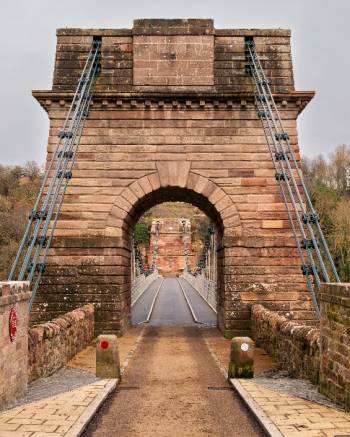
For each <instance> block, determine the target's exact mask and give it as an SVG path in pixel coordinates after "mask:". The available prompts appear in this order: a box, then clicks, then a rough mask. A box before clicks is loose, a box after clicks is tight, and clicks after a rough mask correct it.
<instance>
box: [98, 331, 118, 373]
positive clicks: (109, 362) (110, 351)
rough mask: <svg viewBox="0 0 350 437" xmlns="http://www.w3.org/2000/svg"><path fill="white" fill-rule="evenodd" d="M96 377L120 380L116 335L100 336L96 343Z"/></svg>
mask: <svg viewBox="0 0 350 437" xmlns="http://www.w3.org/2000/svg"><path fill="white" fill-rule="evenodd" d="M96 376H98V377H99V378H115V379H120V377H121V375H120V362H119V353H118V345H117V336H116V335H99V336H98V337H97V343H96Z"/></svg>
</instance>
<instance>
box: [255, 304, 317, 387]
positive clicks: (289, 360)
mask: <svg viewBox="0 0 350 437" xmlns="http://www.w3.org/2000/svg"><path fill="white" fill-rule="evenodd" d="M252 336H253V339H254V341H255V342H256V344H257V346H261V347H262V348H263V349H265V351H266V352H268V353H269V354H270V355H271V356H273V357H274V359H275V360H276V361H277V363H278V364H279V366H280V368H281V369H284V370H286V371H288V373H289V374H290V375H291V376H293V377H296V378H304V379H309V380H310V381H312V382H313V383H314V384H317V383H318V381H319V369H320V330H319V329H318V328H315V327H311V326H305V325H300V324H298V323H296V322H293V321H290V320H288V319H286V318H285V317H283V316H280V315H278V314H277V313H275V312H272V311H269V310H267V309H266V308H264V307H263V306H262V305H253V307H252Z"/></svg>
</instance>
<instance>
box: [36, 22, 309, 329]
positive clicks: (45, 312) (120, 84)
mask: <svg viewBox="0 0 350 437" xmlns="http://www.w3.org/2000/svg"><path fill="white" fill-rule="evenodd" d="M93 35H98V36H102V49H101V50H102V60H101V65H102V72H101V76H100V77H99V79H98V81H97V86H96V90H95V93H94V98H93V104H92V106H91V108H90V112H89V117H88V119H87V121H86V123H85V129H84V132H83V136H82V139H81V144H80V146H79V152H78V154H77V160H76V163H75V166H74V169H73V178H72V180H71V181H70V184H69V188H68V190H67V194H66V197H65V200H64V204H63V207H62V212H61V215H60V218H59V220H58V223H57V229H56V234H55V235H56V237H55V240H54V242H53V247H52V250H51V251H50V256H49V258H48V263H49V265H48V268H47V270H46V272H45V275H44V278H43V284H42V287H41V289H40V290H39V293H38V295H37V299H36V305H35V308H34V312H33V316H32V317H33V321H36V322H38V321H41V320H48V319H50V318H52V317H55V316H57V315H59V314H62V313H65V312H67V311H69V310H71V309H73V308H76V307H79V306H81V305H83V304H85V303H88V302H93V303H94V304H95V308H96V318H95V320H96V332H113V333H115V332H117V333H122V332H123V331H125V329H126V328H127V326H128V324H129V323H130V235H131V231H132V227H133V225H134V223H135V222H136V221H137V219H138V217H139V216H140V215H141V214H142V213H143V212H144V211H145V210H147V209H148V208H150V207H151V206H153V205H155V204H157V203H159V202H160V201H167V200H168V201H169V200H179V201H189V202H190V203H193V204H194V205H196V206H198V207H199V208H201V209H202V210H204V212H206V213H207V215H208V216H209V217H210V218H211V220H212V221H213V222H214V223H215V225H216V226H217V228H218V229H219V230H220V233H221V235H222V237H223V238H222V239H221V246H220V248H219V254H218V257H219V271H218V275H219V287H218V320H219V326H220V328H221V329H222V330H223V331H225V333H226V334H227V335H235V334H241V335H244V334H249V332H250V324H251V322H250V307H251V304H252V303H256V302H261V303H262V302H263V303H264V304H265V305H266V306H267V307H268V308H270V309H271V310H278V311H280V312H282V313H283V312H285V313H286V312H288V313H290V314H291V315H292V316H293V318H294V319H296V320H303V321H310V320H312V319H313V318H314V312H313V310H312V307H311V305H310V300H309V296H308V293H307V291H306V287H305V281H304V278H303V276H302V275H301V273H300V266H299V264H300V263H299V259H298V256H297V252H296V250H295V249H294V247H295V243H294V241H293V237H292V235H291V232H290V231H289V223H288V219H287V216H286V214H285V212H284V211H285V207H284V205H283V202H282V199H281V197H280V194H279V188H278V186H277V183H276V180H275V177H274V169H273V166H272V162H271V159H270V156H269V153H268V151H267V148H266V145H265V139H264V136H263V132H262V129H261V125H260V120H259V119H258V116H257V114H256V108H255V105H254V96H253V93H252V87H251V85H250V78H249V77H248V76H246V75H245V69H244V67H245V63H246V61H245V54H244V38H245V36H253V37H254V39H255V41H256V44H257V50H258V51H259V53H260V54H261V56H262V62H263V63H264V67H265V68H266V72H267V75H268V77H269V79H271V84H272V85H271V86H272V88H273V90H274V92H275V93H276V94H275V99H276V102H277V104H278V106H279V109H280V110H281V115H282V118H283V120H284V124H285V128H286V130H287V131H288V133H289V136H290V139H291V144H292V147H293V149H294V151H295V153H296V156H297V159H299V148H298V142H297V129H296V120H297V116H298V114H299V113H300V112H301V110H302V109H303V108H304V106H305V105H306V104H307V102H308V101H309V100H310V99H311V97H312V95H313V93H310V92H306V93H302V92H297V91H294V85H293V73H292V64H291V54H290V32H289V31H288V30H259V29H257V30H238V29H215V28H214V26H213V22H212V20H136V21H135V22H134V27H133V29H122V30H120V29H107V30H98V29H96V30H95V29H59V30H58V32H57V52H56V63H55V71H54V80H53V88H52V90H50V91H35V92H34V95H35V97H36V98H37V99H38V101H39V102H40V104H41V105H42V106H43V108H44V109H45V110H46V111H47V112H48V116H49V119H50V132H49V139H48V155H47V159H48V160H50V159H51V156H52V152H53V150H54V147H55V145H56V141H57V134H58V131H59V130H60V128H61V126H62V124H63V121H64V118H65V116H66V113H67V109H68V106H69V104H70V100H71V96H72V91H73V90H74V87H75V84H76V83H77V80H78V77H79V74H80V72H81V70H82V67H83V65H84V61H85V59H86V56H87V52H88V50H89V47H90V44H91V41H92V38H93ZM210 50H212V55H210V56H209V54H208V53H209V51H210ZM188 51H189V52H188ZM192 52H193V53H192ZM189 53H192V55H193V57H194V58H193V59H194V60H193V63H192V64H191V62H192V61H191V60H190V58H189ZM192 55H191V56H192ZM147 56H148V58H149V61H147V60H146V58H147ZM191 56H190V57H191ZM150 61H152V62H150ZM143 62H150V63H149V64H147V65H146V64H142V63H143ZM205 62H206V65H204V63H205ZM155 65H159V69H158V70H157V71H159V76H157V74H158V73H157V74H156V73H155V71H154V69H155ZM196 69H198V72H197V73H198V75H199V76H200V75H201V76H200V77H201V80H200V81H198V82H195V81H193V77H192V80H189V79H190V78H191V76H190V73H191V72H192V73H193V72H195V71H196ZM170 77H171V78H172V79H171V81H168V82H166V81H163V79H161V78H170ZM194 77H196V74H194ZM181 78H183V81H182V82H181V80H180V79H181Z"/></svg>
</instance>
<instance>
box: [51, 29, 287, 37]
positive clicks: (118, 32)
mask: <svg viewBox="0 0 350 437" xmlns="http://www.w3.org/2000/svg"><path fill="white" fill-rule="evenodd" d="M135 33H136V34H138V33H137V32H134V30H133V29H80V28H70V29H66V28H63V29H56V35H57V36H102V37H103V36H132V35H134V34H135ZM175 34H176V33H175ZM177 34H179V35H183V34H184V32H180V31H179V32H177ZM143 35H147V32H145V33H143ZM213 35H214V36H242V37H243V36H267V37H273V36H274V37H290V35H291V31H290V30H289V29H213Z"/></svg>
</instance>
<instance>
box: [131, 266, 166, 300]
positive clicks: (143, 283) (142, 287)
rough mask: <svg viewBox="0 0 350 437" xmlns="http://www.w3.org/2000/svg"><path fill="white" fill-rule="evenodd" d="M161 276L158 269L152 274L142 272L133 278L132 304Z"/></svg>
mask: <svg viewBox="0 0 350 437" xmlns="http://www.w3.org/2000/svg"><path fill="white" fill-rule="evenodd" d="M158 277H159V274H158V272H157V270H155V271H154V272H153V273H151V274H150V275H146V274H145V273H142V274H141V275H139V276H136V277H135V278H133V280H132V282H131V306H133V305H134V304H135V303H136V302H137V300H138V299H139V298H140V297H141V296H142V294H143V293H144V292H145V291H146V290H147V288H148V287H149V286H150V285H151V284H152V282H153V281H155V280H156V279H157V278H158Z"/></svg>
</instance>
